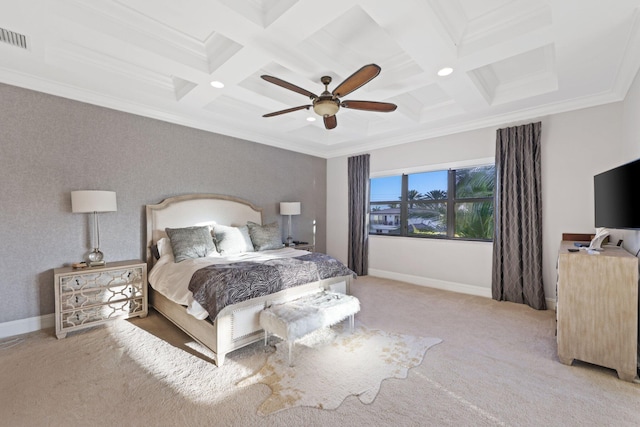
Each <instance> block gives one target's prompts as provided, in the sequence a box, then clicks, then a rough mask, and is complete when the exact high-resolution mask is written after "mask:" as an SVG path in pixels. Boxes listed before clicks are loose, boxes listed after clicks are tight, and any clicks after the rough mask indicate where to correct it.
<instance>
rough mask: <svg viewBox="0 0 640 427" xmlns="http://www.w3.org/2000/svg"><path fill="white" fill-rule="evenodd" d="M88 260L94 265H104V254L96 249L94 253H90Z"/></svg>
mask: <svg viewBox="0 0 640 427" xmlns="http://www.w3.org/2000/svg"><path fill="white" fill-rule="evenodd" d="M87 259H88V260H89V264H92V265H93V264H94V263H96V264H97V263H102V264H104V261H103V259H104V254H103V253H102V252H100V249H98V248H94V249H93V251H91V252H89V254H88V255H87Z"/></svg>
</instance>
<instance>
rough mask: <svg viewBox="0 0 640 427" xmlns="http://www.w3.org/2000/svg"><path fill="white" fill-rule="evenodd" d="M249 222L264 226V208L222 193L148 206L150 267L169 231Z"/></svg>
mask: <svg viewBox="0 0 640 427" xmlns="http://www.w3.org/2000/svg"><path fill="white" fill-rule="evenodd" d="M247 221H252V222H255V223H258V224H262V209H261V208H258V207H256V206H254V205H253V204H252V203H250V202H248V201H246V200H242V199H239V198H237V197H232V196H224V195H219V194H185V195H182V196H175V197H169V198H168V199H165V200H163V201H162V202H160V203H158V204H157V205H147V264H148V265H149V268H151V267H152V266H153V262H154V261H155V259H154V257H153V256H152V254H151V247H152V246H153V245H154V244H156V242H157V241H158V240H160V239H161V238H163V237H166V236H167V233H166V232H165V231H164V230H165V228H167V227H169V228H181V227H190V226H194V225H211V224H220V225H231V226H240V225H245V224H246V223H247Z"/></svg>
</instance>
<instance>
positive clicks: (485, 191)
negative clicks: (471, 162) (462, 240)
mask: <svg viewBox="0 0 640 427" xmlns="http://www.w3.org/2000/svg"><path fill="white" fill-rule="evenodd" d="M494 188H495V167H494V166H483V167H478V168H472V169H463V170H460V171H457V172H456V196H457V198H478V197H485V198H486V197H492V196H493V194H494ZM455 224H456V236H458V237H469V238H476V239H478V238H479V239H491V238H492V237H493V227H494V222H493V202H490V201H486V200H485V201H477V202H471V201H470V202H467V203H464V204H463V205H460V206H459V208H458V209H457V210H456V222H455Z"/></svg>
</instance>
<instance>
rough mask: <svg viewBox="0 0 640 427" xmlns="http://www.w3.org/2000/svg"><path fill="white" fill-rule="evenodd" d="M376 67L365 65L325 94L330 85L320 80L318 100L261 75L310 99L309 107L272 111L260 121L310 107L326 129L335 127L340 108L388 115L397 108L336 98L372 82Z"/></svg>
mask: <svg viewBox="0 0 640 427" xmlns="http://www.w3.org/2000/svg"><path fill="white" fill-rule="evenodd" d="M380 70H381V68H380V66H378V65H376V64H369V65H365V66H364V67H362V68H360V69H359V70H358V71H356V72H355V73H353V74H352V75H350V76H349V77H347V78H346V79H345V80H344V81H343V82H342V83H340V84H339V85H338V87H336V88H335V89H334V90H333V91H331V92H329V89H328V86H329V83H331V77H329V76H324V77H322V78H321V79H320V81H321V82H322V84H323V85H324V92H322V93H321V94H320V96H318V95H316V94H314V93H311V92H309V91H308V90H306V89H303V88H301V87H298V86H296V85H294V84H291V83H289V82H285V81H284V80H281V79H279V78H277V77H272V76H267V75H263V76H260V77H262V78H263V79H264V80H266V81H268V82H270V83H273V84H275V85H278V86H281V87H283V88H285V89H289V90H292V91H294V92H297V93H299V94H301V95H305V96H308V97H309V99H311V104H310V105H301V106H299V107H293V108H287V109H286V110H281V111H276V112H273V113H269V114H265V115H263V116H262V117H273V116H278V115H280V114H285V113H291V112H293V111H298V110H303V109H306V110H308V109H309V108H312V107H313V111H315V113H316V114H318V115H319V116H322V117H323V119H324V127H325V128H327V129H333V128H335V127H336V126H337V125H338V122H337V120H336V113H337V112H338V110H339V109H340V107H343V108H351V109H354V110H365V111H378V112H384V113H386V112H390V111H394V110H395V109H396V108H398V106H397V105H395V104H391V103H389V102H376V101H341V100H340V98H342V97H343V96H346V95H348V94H350V93H351V92H353V91H354V90H356V89H359V88H361V87H362V86H364V85H365V84H367V83H369V82H370V81H371V80H373V79H374V78H375V77H376V76H377V75H378V74H380Z"/></svg>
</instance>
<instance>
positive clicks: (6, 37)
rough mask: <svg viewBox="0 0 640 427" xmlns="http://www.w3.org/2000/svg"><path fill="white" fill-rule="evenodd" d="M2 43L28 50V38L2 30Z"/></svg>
mask: <svg viewBox="0 0 640 427" xmlns="http://www.w3.org/2000/svg"><path fill="white" fill-rule="evenodd" d="M0 42H3V43H8V44H10V45H13V46H16V47H21V48H22V49H27V36H25V35H23V34H20V33H16V32H13V31H9V30H5V29H4V28H0Z"/></svg>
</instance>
